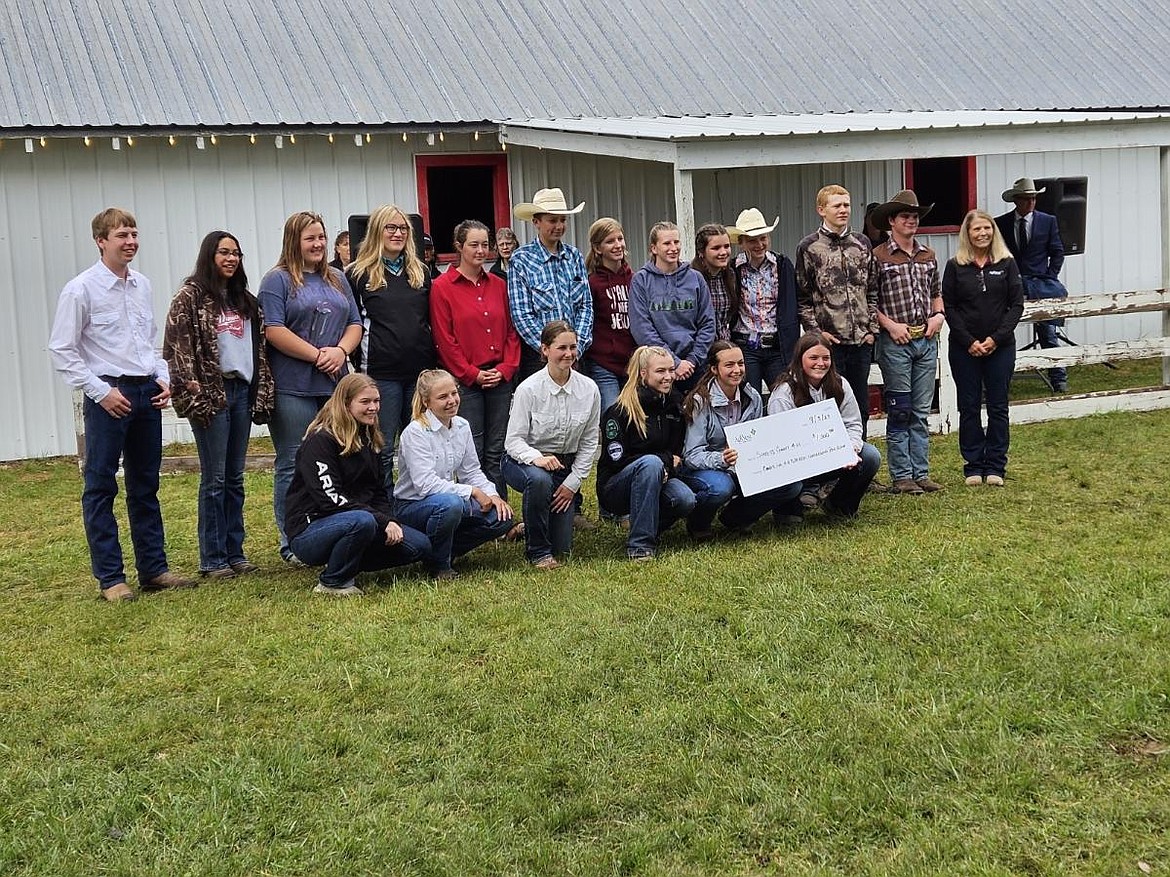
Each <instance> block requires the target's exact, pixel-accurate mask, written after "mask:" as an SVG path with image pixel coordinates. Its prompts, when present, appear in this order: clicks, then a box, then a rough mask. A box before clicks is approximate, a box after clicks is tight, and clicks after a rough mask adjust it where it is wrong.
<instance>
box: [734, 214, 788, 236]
mask: <svg viewBox="0 0 1170 877" xmlns="http://www.w3.org/2000/svg"><path fill="white" fill-rule="evenodd" d="M779 224H780V217H779V216H777V217H776V220H775V222H773V223H772V224H771V225H768V224H767V223H765V221H764V214H762V213H761V212H760V211H759V209H758V208H756V207H749V208H748V209H747V210H741V211H740V212H739V216H737V217H736V218H735V225H729V226H727V235H728V237H730V238H731V239H732V240H733V241H734V240H738V239H739V238H741V237H748V238H758V237H759V236H760V235H763V234H770V233H771V231H772V229H774V228H775V227H776V226H778V225H779Z"/></svg>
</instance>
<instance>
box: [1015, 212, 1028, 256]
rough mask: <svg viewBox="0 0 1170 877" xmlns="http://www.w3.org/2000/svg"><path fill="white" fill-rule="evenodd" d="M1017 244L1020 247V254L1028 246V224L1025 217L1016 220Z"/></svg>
mask: <svg viewBox="0 0 1170 877" xmlns="http://www.w3.org/2000/svg"><path fill="white" fill-rule="evenodd" d="M1016 242H1017V243H1018V244H1019V245H1020V252H1021V253H1022V252H1023V251H1024V249H1025V248H1026V247H1027V246H1028V223H1027V220H1025V219H1024V217H1022V216H1021V217H1020V218H1019V219H1017V220H1016Z"/></svg>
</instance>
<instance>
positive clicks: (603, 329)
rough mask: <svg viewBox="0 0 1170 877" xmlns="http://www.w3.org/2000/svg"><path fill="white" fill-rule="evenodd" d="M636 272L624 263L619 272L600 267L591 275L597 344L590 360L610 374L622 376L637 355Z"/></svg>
mask: <svg viewBox="0 0 1170 877" xmlns="http://www.w3.org/2000/svg"><path fill="white" fill-rule="evenodd" d="M633 276H634V272H633V271H631V270H630V266H629V265H625V264H623V265H622V267H621V268H619V269H618V270H617V271H610V270H609V269H608V268H606V267H605V266H604V265H598V266H597V268H595V269H594V270H593V271H592V272H591V273H590V274H589V292H590V294H591V295H592V296H593V343H592V344H591V345H590V346H589V354H588V355H589V358H590V359H592V360H593V361H594V362H596V363H597V364H598V365H600V366H601V367H602V368H604V369H606V370H607V371H611V372H613V373H614V374H616V375H620V376H622V377H624V376H625V374H626V366H627V365H629V362H630V356H631V355H632V354H633V352H634V347H635V345H634V338H633V336H632V335H630V310H629V296H630V278H632V277H633Z"/></svg>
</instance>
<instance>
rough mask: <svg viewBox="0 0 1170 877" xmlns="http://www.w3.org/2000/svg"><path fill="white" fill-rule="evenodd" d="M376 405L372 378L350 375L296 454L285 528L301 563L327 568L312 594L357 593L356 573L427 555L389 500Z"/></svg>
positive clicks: (423, 541) (421, 538)
mask: <svg viewBox="0 0 1170 877" xmlns="http://www.w3.org/2000/svg"><path fill="white" fill-rule="evenodd" d="M379 407H380V397H379V394H378V385H377V384H376V383H375V382H374V380H373V379H372V378H370V377H367V376H366V375H360V374H351V375H346V376H345V377H343V378H342V379H341V380H340V381H338V383H337V387H336V389H334V391H333V395H332V396H330V397H329V399H328V400H327V401H326V402H325V404H324V406H323V407H322V408H321V410H320V411H319V412H317V416H316V417H314V418H313V420H312V422H311V423H310V424H309V428H308V430H307V431H306V432H305V437H304V440H303V441H302V442H301V446H300V448H299V449H298V450H297V453H296V464H295V466H294V470H293V476H292V483H291V484H290V485H289V488H288V498H287V500H286V502H285V518H284V527H285V534H286V535H287V536H288V540H289V546H290V547H291V548H292V550H293V553H294V554H295V555H296V556H297V558H298V559H300V560H301V561H303V562H304V563H306V564H308V565H310V566H321V565H323V566H324V567H325V569H324V570H322V572H321V576H320V580H319V582H318V584H317V587H316V588H314V591H315V593H318V594H328V595H330V596H334V597H356V596H360V595H361V593H362V591H361V589H360V588H359V587H358V586H357V583H356V581H355V580H356V578H357V574H358V573H359V572H372V571H374V570H379V569H385V568H386V567H390V566H401V565H403V564H407V563H414V562H415V561H418V560H422V559H423V557H425V556H427V555H428V554H429V553H430V550H431V544H430V542H429V541H428V540H427V537H426V536H424V535H423V534H422V533H420V532H418V530H414V529H412V528H411V527H409V526H402V525H401V524H399V523H398V522H397V521H396V520H395V518H394V516H393V513H392V510H391V507H390V499H389V497H387V496H386V489H385V487H384V486H383V482H382V462H381V460H380V459H379V457H378V454H379V453H380V452H381V450H382V448H383V446H384V445H385V440H384V439H383V437H382V431H381V430H380V429H379V428H378V410H379Z"/></svg>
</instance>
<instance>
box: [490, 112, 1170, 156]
mask: <svg viewBox="0 0 1170 877" xmlns="http://www.w3.org/2000/svg"><path fill="white" fill-rule="evenodd" d="M499 125H500V140H501V141H502V142H504V143H507V144H508V145H510V146H531V147H537V148H540V149H555V150H560V151H563V152H576V153H585V154H590V155H608V156H615V157H618V158H634V159H639V160H642V161H657V162H664V163H667V164H672V165H674V166H675V168H676V169H677V170H680V171H683V170H686V171H693V170H718V169H722V168H735V167H759V166H772V165H798V164H822V163H826V162H846V161H880V160H887V159H904V158H934V157H941V156H966V155H1000V154H1013V153H1022V152H1065V151H1069V150H1076V149H1120V148H1129V147H1140V146H1166V145H1170V113H1157V112H1153V113H1147V112H1128V111H1115V112H1113V111H1110V112H1100V111H1098V112H1089V111H1035V112H1033V111H1027V112H1023V111H1011V112H1002V111H982V110H962V111H954V112H914V113H837V114H833V113H826V114H804V115H783V116H704V117H690V116H681V117H673V116H641V117H633V118H580V119H547V120H542V119H528V120H523V121H515V120H505V121H501V122H499Z"/></svg>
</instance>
